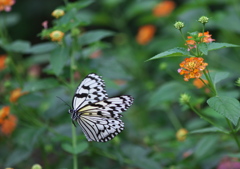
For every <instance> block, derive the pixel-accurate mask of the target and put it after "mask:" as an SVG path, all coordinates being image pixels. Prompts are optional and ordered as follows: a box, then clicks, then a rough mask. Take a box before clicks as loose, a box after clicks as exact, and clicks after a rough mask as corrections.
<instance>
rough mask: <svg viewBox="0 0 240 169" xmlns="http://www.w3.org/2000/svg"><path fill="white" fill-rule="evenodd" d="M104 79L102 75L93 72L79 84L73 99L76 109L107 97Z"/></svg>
mask: <svg viewBox="0 0 240 169" xmlns="http://www.w3.org/2000/svg"><path fill="white" fill-rule="evenodd" d="M107 98H108V96H107V93H106V90H105V84H104V81H103V80H102V79H101V77H100V76H98V75H96V74H94V73H91V74H89V75H88V76H87V77H86V78H85V79H84V80H83V81H82V83H81V84H80V85H79V86H78V88H77V90H76V92H75V95H74V96H73V100H72V107H73V109H74V110H79V109H80V108H81V107H84V106H85V105H87V104H91V103H95V102H97V101H100V100H104V99H107Z"/></svg>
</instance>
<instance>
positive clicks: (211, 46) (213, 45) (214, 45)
mask: <svg viewBox="0 0 240 169" xmlns="http://www.w3.org/2000/svg"><path fill="white" fill-rule="evenodd" d="M207 45H208V51H211V50H217V49H221V48H229V47H240V46H239V45H234V44H230V43H217V42H211V43H207Z"/></svg>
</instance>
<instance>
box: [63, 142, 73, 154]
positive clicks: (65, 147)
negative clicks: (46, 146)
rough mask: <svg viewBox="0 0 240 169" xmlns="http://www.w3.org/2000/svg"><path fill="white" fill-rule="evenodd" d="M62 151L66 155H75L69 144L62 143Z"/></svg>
mask: <svg viewBox="0 0 240 169" xmlns="http://www.w3.org/2000/svg"><path fill="white" fill-rule="evenodd" d="M62 149H63V150H65V151H66V152H68V153H71V154H75V151H74V149H73V147H72V145H71V144H68V143H63V144H62Z"/></svg>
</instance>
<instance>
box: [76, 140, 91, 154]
mask: <svg viewBox="0 0 240 169" xmlns="http://www.w3.org/2000/svg"><path fill="white" fill-rule="evenodd" d="M87 148H88V143H87V142H81V143H78V145H77V146H76V149H75V154H79V153H81V152H83V151H85V150H86V149H87Z"/></svg>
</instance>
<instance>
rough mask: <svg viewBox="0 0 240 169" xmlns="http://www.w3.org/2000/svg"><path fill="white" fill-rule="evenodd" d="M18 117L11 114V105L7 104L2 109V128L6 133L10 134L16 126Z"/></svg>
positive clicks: (0, 121) (0, 112) (0, 123)
mask: <svg viewBox="0 0 240 169" xmlns="http://www.w3.org/2000/svg"><path fill="white" fill-rule="evenodd" d="M16 123H17V118H16V117H15V116H14V115H12V114H10V107H9V106H5V107H3V108H2V109H1V110H0V130H1V132H2V133H3V134H5V135H10V134H11V133H12V132H13V130H14V129H15V128H16Z"/></svg>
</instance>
